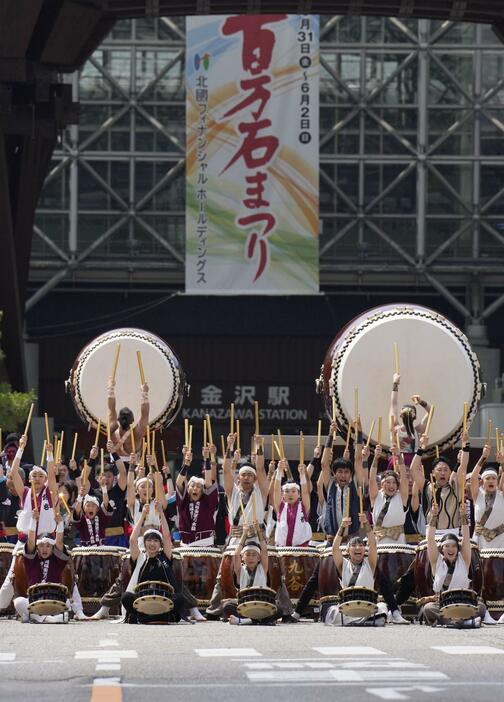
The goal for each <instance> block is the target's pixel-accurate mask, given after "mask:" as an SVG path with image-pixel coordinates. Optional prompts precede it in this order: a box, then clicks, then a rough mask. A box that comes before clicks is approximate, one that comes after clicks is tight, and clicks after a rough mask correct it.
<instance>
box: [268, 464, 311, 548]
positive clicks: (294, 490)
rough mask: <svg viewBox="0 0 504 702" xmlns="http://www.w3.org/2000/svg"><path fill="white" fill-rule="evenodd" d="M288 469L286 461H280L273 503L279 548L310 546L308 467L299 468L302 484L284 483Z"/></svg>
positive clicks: (309, 481)
mask: <svg viewBox="0 0 504 702" xmlns="http://www.w3.org/2000/svg"><path fill="white" fill-rule="evenodd" d="M287 468H288V463H287V460H286V459H285V458H284V459H282V460H280V461H279V462H278V467H277V473H276V478H275V481H274V483H275V488H274V494H273V503H274V508H275V512H276V513H277V525H276V530H275V545H276V546H308V544H309V543H310V539H311V537H312V528H311V526H310V516H309V515H310V502H311V501H310V495H311V480H310V479H309V478H308V473H307V468H306V466H305V465H304V464H300V465H299V466H298V472H299V483H300V485H298V483H295V482H293V481H291V482H287V483H284V484H283V485H282V479H283V476H284V473H285V471H286V470H287Z"/></svg>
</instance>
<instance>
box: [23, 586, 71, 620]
mask: <svg viewBox="0 0 504 702" xmlns="http://www.w3.org/2000/svg"><path fill="white" fill-rule="evenodd" d="M67 599H68V589H67V587H66V585H61V584H60V583H37V584H36V585H31V587H29V588H28V610H29V612H30V614H41V615H43V616H45V615H49V614H62V612H66V610H67V609H68V608H67V604H66V602H67Z"/></svg>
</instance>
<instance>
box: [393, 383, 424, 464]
mask: <svg viewBox="0 0 504 702" xmlns="http://www.w3.org/2000/svg"><path fill="white" fill-rule="evenodd" d="M400 382H401V376H400V374H399V373H394V376H393V378H392V394H391V397H390V412H389V415H390V416H391V417H393V418H394V436H392V440H391V445H394V444H395V443H396V441H395V434H396V433H397V434H399V448H400V449H401V453H402V454H404V462H405V464H406V465H407V466H409V465H410V463H411V461H412V460H413V456H414V454H415V451H416V450H417V448H418V444H419V441H418V438H419V436H421V435H422V434H423V433H424V431H425V428H426V426H427V419H428V416H429V410H430V405H429V403H428V402H426V401H425V400H423V399H422V398H421V397H420V395H412V396H411V400H412V402H413V403H414V404H413V405H403V406H402V407H401V409H400V410H399V384H400ZM415 405H419V406H420V407H422V409H423V410H424V412H425V416H424V417H423V418H422V420H421V421H420V422H418V423H416V419H417V410H416V407H415Z"/></svg>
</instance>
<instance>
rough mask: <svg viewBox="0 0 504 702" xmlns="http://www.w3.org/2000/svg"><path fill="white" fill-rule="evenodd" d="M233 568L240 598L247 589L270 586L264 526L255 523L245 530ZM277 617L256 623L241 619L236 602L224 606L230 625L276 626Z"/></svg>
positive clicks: (273, 616)
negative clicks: (253, 538) (252, 538)
mask: <svg viewBox="0 0 504 702" xmlns="http://www.w3.org/2000/svg"><path fill="white" fill-rule="evenodd" d="M251 537H256V539H257V540H256V541H249V540H248V539H250V538H251ZM233 566H234V576H235V584H236V587H237V590H238V596H239V594H240V591H241V590H243V589H245V588H249V587H262V588H266V587H267V586H268V582H267V581H268V546H267V544H266V539H265V538H264V533H263V530H262V525H260V524H258V523H257V522H255V523H254V524H251V525H250V527H246V528H245V529H244V530H243V533H242V535H241V538H240V540H239V542H238V545H237V546H236V551H235V554H234V562H233ZM276 616H277V615H276V613H275V614H273V615H272V616H271V617H267V618H265V619H261V620H258V621H255V620H253V619H251V618H249V617H240V616H239V614H238V609H237V605H236V602H235V601H234V600H228V601H227V602H226V603H225V604H224V617H225V618H227V620H228V623H229V624H240V625H242V626H243V625H247V624H274V623H275V619H276Z"/></svg>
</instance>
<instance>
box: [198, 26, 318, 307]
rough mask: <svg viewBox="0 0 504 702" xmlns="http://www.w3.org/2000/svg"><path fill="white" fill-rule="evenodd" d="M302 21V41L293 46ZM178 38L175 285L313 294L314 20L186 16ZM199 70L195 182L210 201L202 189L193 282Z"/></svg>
mask: <svg viewBox="0 0 504 702" xmlns="http://www.w3.org/2000/svg"><path fill="white" fill-rule="evenodd" d="M303 25H304V28H303ZM306 25H308V28H309V29H310V30H311V31H310V32H309V35H310V38H311V42H310V41H309V42H308V43H307V42H306V41H302V39H303V38H304V35H307V34H308V33H307V32H306V28H307V27H306ZM301 33H303V37H301ZM187 34H188V62H187V65H188V66H189V67H190V70H189V71H188V183H187V196H188V207H187V213H188V218H187V219H188V231H187V243H188V256H187V275H186V282H187V284H186V288H187V290H188V291H189V292H201V293H205V294H207V293H208V292H217V293H221V294H222V293H233V294H236V293H237V292H241V293H245V294H258V293H267V294H275V293H277V294H282V293H283V294H285V293H288V294H293V293H304V294H306V293H309V292H312V293H315V292H318V17H311V16H304V15H300V16H298V15H286V14H285V15H281V14H278V15H245V16H241V15H240V16H230V17H219V16H217V17H214V18H190V19H188V32H187ZM205 34H207V40H206V41H204V40H203V39H202V37H204V36H205ZM193 37H194V41H195V46H194V48H193V45H192V42H191V39H192V38H193ZM219 39H220V42H219ZM223 40H224V43H223ZM301 45H304V46H305V48H301ZM306 46H308V48H309V52H308V54H307V51H306ZM203 47H204V53H202V51H203ZM192 55H194V61H193V62H192V61H191V56H192ZM202 56H206V57H207V68H206V69H205V67H204V60H202V58H201V57H202ZM307 60H308V61H309V66H307V65H306V62H307ZM202 71H204V72H206V74H207V75H206V77H207V79H208V86H209V87H208V103H207V104H208V119H207V121H206V124H207V129H208V131H207V134H206V143H207V144H208V149H206V154H205V155H206V156H207V158H208V164H207V168H206V177H207V184H208V185H210V186H213V187H215V193H214V195H213V196H212V195H211V194H210V193H209V192H208V188H207V190H205V208H204V210H205V213H204V214H205V217H207V220H208V227H209V228H208V236H206V237H205V238H204V244H205V275H204V276H203V275H202V272H201V268H202V264H201V263H200V262H199V260H200V259H201V249H202V236H201V235H200V234H199V229H198V227H199V228H200V229H201V224H198V222H199V221H200V219H201V210H202V207H201V201H202V198H203V195H202V193H201V190H202V188H201V187H199V186H201V180H202V179H201V174H200V170H201V168H200V166H198V164H200V160H199V159H200V156H199V154H200V151H201V149H200V136H199V132H198V128H199V124H200V123H201V109H200V108H201V102H200V100H199V99H198V93H197V90H198V87H199V82H198V81H201V72H202ZM304 85H306V86H308V88H309V92H311V98H312V101H311V120H308V122H309V125H310V126H309V128H308V129H306V121H307V120H306V119H305V128H303V130H302V132H301V131H300V124H301V116H302V114H305V113H306V102H307V101H306V90H305V88H304V87H303V86H304ZM196 108H198V111H199V115H198V113H197V111H196ZM196 118H197V121H196ZM307 134H308V135H309V138H308V139H307V136H306V135H307ZM210 204H211V209H212V211H210ZM219 208H224V209H222V210H221V211H220V212H219ZM223 227H224V229H223ZM195 234H196V236H194V235H195ZM198 237H199V238H198ZM194 244H197V246H196V250H195V251H194V252H193V247H194ZM198 257H199V259H198ZM194 266H195V270H193V268H194ZM198 267H199V268H198ZM233 268H234V270H233Z"/></svg>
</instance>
